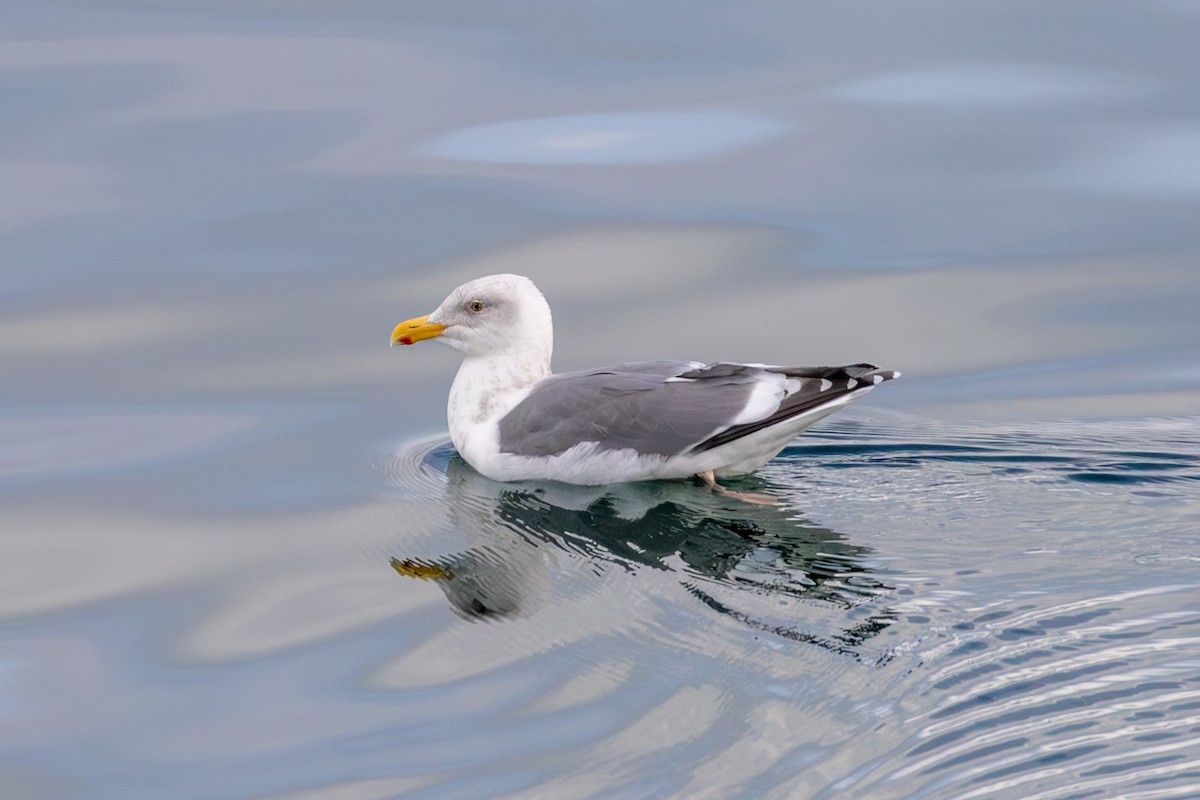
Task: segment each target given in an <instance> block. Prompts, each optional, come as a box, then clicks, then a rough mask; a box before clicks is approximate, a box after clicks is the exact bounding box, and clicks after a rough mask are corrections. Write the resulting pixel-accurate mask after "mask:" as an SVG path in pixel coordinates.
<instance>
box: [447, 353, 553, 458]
mask: <svg viewBox="0 0 1200 800" xmlns="http://www.w3.org/2000/svg"><path fill="white" fill-rule="evenodd" d="M549 374H550V355H549V353H545V354H543V353H532V352H530V353H519V354H518V353H501V354H494V355H482V356H468V357H467V358H464V359H463V362H462V366H460V367H459V368H458V374H457V375H456V376H455V377H454V384H453V385H452V386H451V387H450V400H449V403H448V404H447V409H446V411H447V417H448V420H449V423H450V438H451V440H452V441H453V442H454V445H455V446H456V447H458V449H459V450H460V451H461V450H462V449H463V447H464V444H465V438H466V436H467V434H468V432H469V429H470V428H471V427H473V426H475V425H478V424H479V423H481V422H484V421H486V420H488V419H490V418H491V417H493V416H495V415H496V414H503V413H506V412H507V411H508V410H509V409H511V408H512V407H513V406H514V405H516V402H517V400H518V399H519V398H518V397H517V393H518V392H521V391H522V390H524V389H528V388H529V387H530V386H532V385H533V384H535V383H537V382H538V381H540V380H541V379H542V378H545V377H546V376H547V375H549Z"/></svg>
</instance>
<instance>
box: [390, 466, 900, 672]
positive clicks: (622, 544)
mask: <svg viewBox="0 0 1200 800" xmlns="http://www.w3.org/2000/svg"><path fill="white" fill-rule="evenodd" d="M446 474H447V477H448V479H449V480H448V484H447V493H448V497H447V502H446V505H447V507H448V508H450V509H451V513H452V516H453V521H454V524H455V525H456V527H458V528H460V529H461V530H462V531H463V532H464V533H465V534H466V535H467V536H468V537H469V538H470V539H471V540H472V542H473V544H472V545H471V546H470V547H468V548H466V549H465V550H463V551H461V552H458V553H456V554H454V555H451V556H447V557H446V558H439V559H435V560H422V559H412V558H393V559H392V567H393V568H394V569H395V570H396V571H397V572H398V573H399V574H401V575H405V576H408V577H413V578H420V579H425V580H433V581H435V582H436V583H437V584H438V586H439V587H440V588H441V589H442V591H443V592H445V594H446V597H447V599H448V600H449V601H450V604H451V606H452V607H453V608H454V610H455V611H456V612H457V613H459V614H460V615H462V616H463V617H465V618H468V619H477V618H498V617H507V616H513V615H522V614H530V613H532V612H534V611H536V610H537V609H538V608H540V607H541V606H543V605H545V604H546V603H548V602H552V599H551V597H550V589H551V585H552V584H551V580H550V575H551V572H552V570H553V569H554V560H555V557H559V556H561V555H562V554H567V555H568V556H570V557H573V558H579V559H587V560H588V561H589V562H590V563H591V565H592V569H593V570H594V571H598V572H599V571H604V570H611V569H618V570H626V571H629V572H636V571H637V570H639V569H654V570H663V571H668V572H673V573H676V574H677V576H678V579H679V580H680V582H681V583H682V584H683V585H684V586H685V587H686V589H687V590H688V592H689V593H690V594H691V595H692V596H694V597H696V598H697V599H699V600H700V601H701V602H703V603H705V604H706V605H707V606H709V607H710V608H712V609H713V610H715V611H717V612H719V613H721V614H725V615H728V616H730V617H732V618H734V619H737V620H738V621H740V622H742V623H743V624H745V625H748V626H750V627H752V628H755V629H758V630H762V631H765V632H770V633H772V634H775V635H778V636H781V637H784V638H788V639H792V640H796V641H801V642H807V643H811V644H816V645H818V646H820V647H822V648H825V649H828V650H831V651H834V652H839V653H844V654H846V655H851V656H853V657H855V658H858V657H859V654H858V652H857V651H856V650H855V647H856V646H857V645H860V644H862V643H863V642H864V641H865V640H867V639H869V638H871V637H872V636H874V635H875V634H877V633H878V632H880V631H881V630H883V629H884V628H886V627H887V626H888V625H890V624H891V623H892V622H893V621H894V615H893V614H892V613H891V612H890V611H888V610H886V609H885V610H882V611H876V612H874V613H871V614H869V615H867V616H866V617H865V618H863V617H859V618H851V617H853V615H848V617H847V619H846V621H845V624H844V626H843V627H841V629H840V630H838V631H836V632H834V633H831V634H817V633H813V632H809V631H806V630H804V622H803V620H801V619H797V618H795V616H794V615H789V616H788V617H787V618H784V619H780V618H778V615H779V612H778V611H776V613H775V614H772V613H771V612H770V610H769V609H770V608H771V607H776V608H778V607H779V606H780V601H783V600H787V601H791V602H794V601H801V602H803V603H824V604H832V605H833V606H834V607H837V608H841V609H845V610H852V609H855V608H857V607H858V606H860V605H861V604H862V603H863V602H865V601H866V600H868V599H870V598H873V597H875V596H877V595H878V594H880V593H881V592H884V591H887V590H889V589H890V588H891V587H889V586H887V585H886V584H884V583H883V582H882V581H881V580H880V579H879V578H878V577H876V576H875V575H873V571H872V568H871V567H870V565H869V562H868V560H867V557H868V556H869V555H870V551H869V550H868V549H867V548H864V547H860V546H857V545H853V544H850V543H849V542H847V541H846V540H845V537H844V536H842V535H841V534H839V533H837V532H835V531H832V530H829V529H828V528H824V527H821V526H817V525H814V524H812V523H810V522H807V521H806V520H804V519H802V518H799V517H797V516H795V515H794V513H793V512H792V511H790V510H789V509H787V508H786V507H784V506H756V505H751V504H747V503H742V502H739V501H736V500H729V499H725V498H719V497H717V496H714V495H711V494H709V493H708V492H707V491H706V490H704V489H703V488H701V487H700V486H698V485H694V484H690V483H683V482H645V483H636V484H622V485H618V486H607V487H578V486H568V485H563V484H553V483H539V482H524V483H498V482H496V481H492V480H490V479H488V478H485V477H484V476H482V475H480V474H479V473H478V472H476V471H475V470H474V469H472V468H471V467H470V466H469V465H468V464H467V463H466V462H465V461H463V460H462V459H461V458H459V457H458V456H454V457H453V458H452V459H451V460H450V462H449V464H448V465H447V468H446ZM789 607H790V608H793V609H794V608H795V606H794V605H790V604H789ZM764 609H766V610H764Z"/></svg>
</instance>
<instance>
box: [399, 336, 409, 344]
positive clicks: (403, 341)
mask: <svg viewBox="0 0 1200 800" xmlns="http://www.w3.org/2000/svg"><path fill="white" fill-rule="evenodd" d="M396 341H397V342H399V343H400V344H412V343H413V340H412V337H411V336H401V337H400V338H399V339H397V340H396Z"/></svg>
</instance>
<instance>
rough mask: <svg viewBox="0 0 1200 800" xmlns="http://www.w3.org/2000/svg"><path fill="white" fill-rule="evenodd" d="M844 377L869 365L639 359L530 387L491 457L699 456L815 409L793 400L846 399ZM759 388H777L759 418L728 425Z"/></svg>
mask: <svg viewBox="0 0 1200 800" xmlns="http://www.w3.org/2000/svg"><path fill="white" fill-rule="evenodd" d="M846 370H854V371H855V372H856V373H865V372H869V371H870V370H874V367H871V366H870V365H867V364H862V365H854V366H853V367H796V368H791V367H759V366H750V365H745V364H724V363H718V364H711V365H709V366H700V365H698V364H697V363H695V362H678V361H648V362H638V363H634V364H619V365H616V366H613V367H607V368H604V369H597V370H589V371H586V372H574V373H568V374H565V375H555V376H551V377H550V378H547V379H545V380H543V381H541V382H539V383H538V384H536V385H535V386H534V388H533V389H532V391H531V392H530V393H529V395H528V396H527V397H526V398H525V399H524V400H523V401H521V402H520V403H519V404H518V405H517V406H516V407H515V408H513V410H512V411H510V412H509V413H508V414H506V415H505V416H504V417H503V418H502V419H501V420H500V423H499V428H500V450H501V452H505V453H512V454H514V455H523V456H550V455H556V454H558V453H562V452H564V451H566V450H569V449H570V448H571V447H574V446H575V445H577V444H579V443H581V442H595V443H596V444H597V445H598V446H599V447H600V448H602V449H607V450H620V449H626V448H628V449H632V450H635V451H637V452H639V453H645V454H654V455H662V456H671V455H676V454H679V453H683V452H686V451H689V450H696V451H699V450H707V449H711V448H712V447H716V446H719V445H720V444H724V443H725V442H726V441H731V440H732V439H736V438H739V437H740V436H744V435H746V434H748V433H752V432H753V431H754V430H760V429H761V428H763V427H768V426H769V425H773V424H776V423H777V422H780V421H782V420H784V419H788V418H790V417H791V416H794V415H795V414H799V413H803V412H804V411H806V410H808V409H809V408H812V407H814V406H813V405H812V404H810V403H805V402H803V401H802V400H800V399H799V398H798V396H799V395H803V396H804V397H805V398H809V397H811V398H813V399H815V398H817V397H820V402H819V403H817V405H824V404H825V403H827V402H830V401H831V400H834V399H836V398H837V397H839V396H841V395H843V394H846V393H847V391H851V390H852V389H848V388H846V387H847V381H848V380H850V379H851V375H850V374H849V373H848V372H846ZM827 376H833V377H827ZM834 378H838V379H839V380H838V383H840V385H841V390H836V388H835V387H836V386H837V385H838V384H837V383H835V382H834ZM789 379H790V380H789ZM764 382H767V383H770V384H773V385H775V386H777V387H778V394H779V402H778V403H777V404H774V406H773V408H772V409H770V410H768V412H767V413H764V414H762V415H760V416H759V418H758V419H756V420H753V421H749V422H747V421H745V420H743V421H742V423H741V424H739V425H736V426H734V425H733V422H734V420H736V419H737V418H738V416H739V415H740V414H741V413H742V412H743V410H744V409H745V408H746V405H747V402H748V401H749V399H750V397H751V395H752V393H753V392H754V389H755V387H756V386H757V385H759V384H762V383H764ZM866 383H867V384H868V385H871V382H870V380H869V379H868V380H867V381H866ZM822 395H823V396H822ZM793 398H797V401H796V402H792V400H793ZM755 426H757V427H755ZM735 431H738V432H737V433H734V432H735ZM730 434H733V435H732V436H730ZM723 437H728V438H723Z"/></svg>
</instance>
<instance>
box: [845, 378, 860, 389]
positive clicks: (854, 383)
mask: <svg viewBox="0 0 1200 800" xmlns="http://www.w3.org/2000/svg"><path fill="white" fill-rule="evenodd" d="M855 386H858V381H856V380H854V378H851V379H850V380H848V381H846V388H847V389H853V388H854V387H855Z"/></svg>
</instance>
